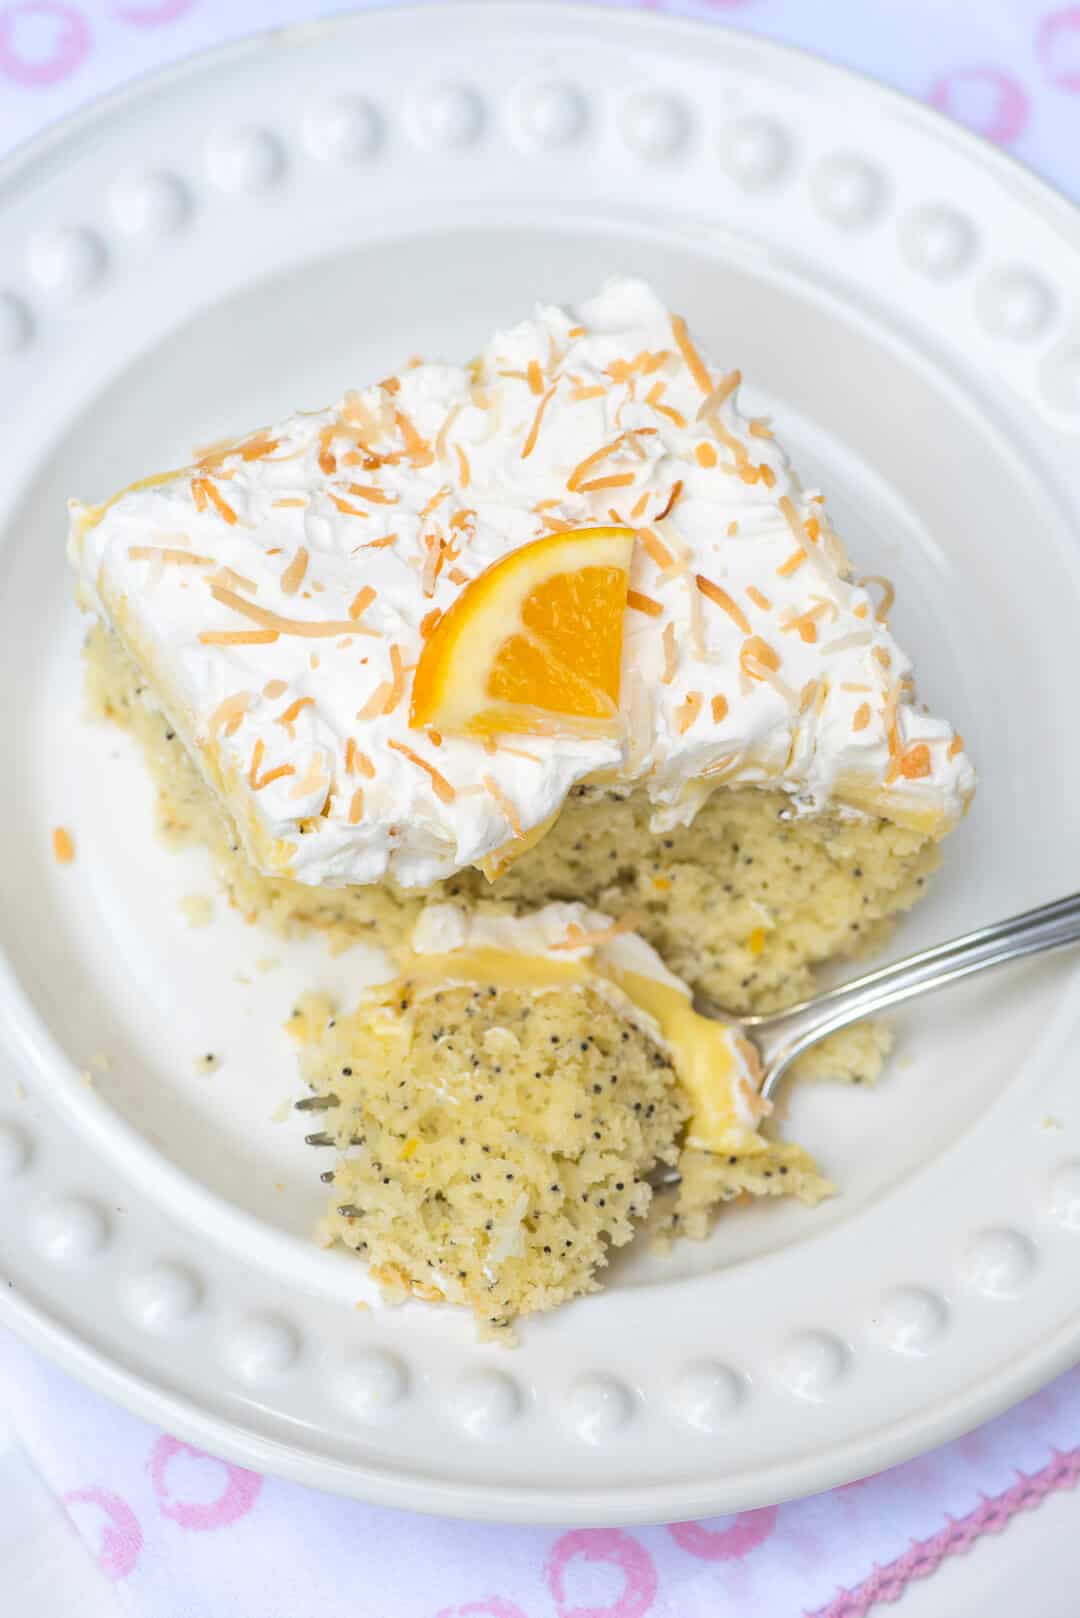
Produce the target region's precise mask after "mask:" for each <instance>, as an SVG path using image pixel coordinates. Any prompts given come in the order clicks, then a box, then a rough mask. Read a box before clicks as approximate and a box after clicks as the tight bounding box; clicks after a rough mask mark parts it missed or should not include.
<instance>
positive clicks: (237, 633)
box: [199, 629, 279, 646]
mask: <svg viewBox="0 0 1080 1618" xmlns="http://www.w3.org/2000/svg"><path fill="white" fill-rule="evenodd" d="M278 633H279V632H278V630H276V629H204V630H203V632H202V634H201V635H200V636H199V641H200V643H201V644H202V645H203V646H269V645H270V644H271V643H272V642H273V641H275V640H277V638H278Z"/></svg>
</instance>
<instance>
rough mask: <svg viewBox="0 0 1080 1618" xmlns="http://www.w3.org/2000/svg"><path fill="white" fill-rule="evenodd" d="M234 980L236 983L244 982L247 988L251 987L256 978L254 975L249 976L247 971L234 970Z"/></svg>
mask: <svg viewBox="0 0 1080 1618" xmlns="http://www.w3.org/2000/svg"><path fill="white" fill-rule="evenodd" d="M233 982H234V983H242V984H244V986H245V987H246V988H250V987H251V985H252V984H253V983H254V982H255V979H254V978H253V977H249V976H248V974H247V973H246V972H234V973H233Z"/></svg>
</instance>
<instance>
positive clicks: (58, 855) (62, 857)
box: [52, 826, 75, 865]
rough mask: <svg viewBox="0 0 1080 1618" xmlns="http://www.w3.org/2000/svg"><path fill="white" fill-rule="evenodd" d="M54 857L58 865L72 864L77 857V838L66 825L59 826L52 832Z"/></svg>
mask: <svg viewBox="0 0 1080 1618" xmlns="http://www.w3.org/2000/svg"><path fill="white" fill-rule="evenodd" d="M52 849H53V859H54V860H55V861H56V863H57V865H70V864H71V862H72V860H73V859H74V858H75V839H74V837H72V835H71V833H70V832H69V831H68V829H67V827H66V826H57V827H55V828H54V830H53V834H52Z"/></svg>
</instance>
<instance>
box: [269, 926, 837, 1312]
mask: <svg viewBox="0 0 1080 1618" xmlns="http://www.w3.org/2000/svg"><path fill="white" fill-rule="evenodd" d="M398 964H399V970H398V973H397V975H396V976H395V977H394V978H393V979H391V980H389V981H387V982H385V983H381V984H378V985H376V986H375V987H373V988H370V989H367V990H365V991H364V992H363V993H362V995H361V997H360V1000H359V1004H358V1005H357V1006H356V1007H355V1008H354V1009H352V1010H348V1011H343V1010H342V1009H340V1008H337V1007H335V1006H333V1005H332V1004H331V1003H330V1002H329V1001H327V1000H326V999H324V998H322V997H320V996H317V995H315V996H309V997H306V998H305V1000H304V1001H303V1002H302V1004H301V1005H300V1006H298V1007H297V1008H296V1010H295V1012H294V1014H293V1017H292V1019H291V1022H290V1029H291V1032H292V1033H293V1034H294V1035H295V1036H296V1038H297V1039H298V1040H299V1041H300V1043H301V1050H302V1056H301V1067H302V1071H303V1074H304V1076H305V1078H306V1080H307V1082H308V1084H309V1086H310V1088H311V1090H312V1092H313V1100H312V1102H311V1103H309V1105H312V1106H313V1107H315V1108H316V1109H317V1111H318V1114H319V1118H320V1123H321V1126H322V1133H323V1138H324V1139H325V1140H326V1141H327V1143H328V1144H329V1143H333V1144H335V1145H336V1146H337V1148H338V1150H339V1153H340V1156H339V1157H338V1159H337V1162H336V1166H335V1169H334V1174H333V1202H332V1205H331V1211H330V1214H329V1216H328V1219H327V1221H326V1225H325V1235H326V1236H327V1237H328V1238H330V1239H339V1240H341V1241H343V1242H345V1243H346V1244H347V1245H348V1246H350V1247H352V1248H354V1249H355V1250H356V1251H357V1252H359V1253H360V1254H361V1255H362V1256H363V1257H364V1258H365V1259H366V1260H367V1261H368V1263H369V1265H370V1266H371V1270H372V1273H373V1274H374V1275H375V1277H376V1278H377V1279H378V1281H379V1282H380V1283H381V1285H382V1287H383V1289H384V1292H386V1293H387V1294H388V1295H389V1296H390V1297H391V1298H398V1299H403V1298H405V1297H407V1296H409V1295H413V1296H419V1297H421V1298H424V1299H427V1300H430V1301H434V1302H440V1301H444V1300H446V1301H449V1302H452V1303H457V1304H465V1305H468V1306H469V1307H471V1308H472V1309H473V1310H474V1312H475V1313H476V1314H477V1316H478V1317H479V1319H480V1320H481V1322H482V1323H483V1325H484V1326H485V1327H488V1328H491V1329H493V1330H494V1329H503V1328H505V1327H507V1326H508V1325H509V1324H510V1323H511V1322H512V1321H513V1319H514V1318H515V1317H516V1316H517V1315H520V1314H529V1313H531V1312H533V1311H535V1310H539V1309H547V1308H551V1307H552V1306H554V1305H555V1304H558V1303H561V1302H564V1301H566V1300H567V1299H569V1298H571V1297H574V1296H576V1295H578V1294H580V1293H583V1292H590V1291H594V1290H595V1289H596V1286H597V1272H598V1271H599V1270H600V1269H602V1268H603V1266H604V1265H605V1264H606V1263H607V1262H608V1259H609V1255H610V1252H611V1249H613V1248H616V1247H621V1246H623V1245H625V1244H626V1243H627V1242H629V1241H630V1240H631V1238H632V1237H633V1235H634V1233H635V1228H636V1227H637V1225H638V1224H640V1222H641V1221H642V1220H643V1219H644V1218H645V1216H646V1214H647V1213H648V1212H649V1210H650V1205H651V1204H652V1203H653V1201H654V1194H653V1190H652V1187H651V1185H650V1183H649V1180H648V1175H649V1174H650V1172H651V1171H653V1170H654V1169H655V1168H656V1167H657V1166H667V1167H669V1168H672V1169H678V1170H679V1172H680V1174H681V1176H682V1181H681V1184H680V1186H679V1188H678V1190H677V1191H675V1192H674V1193H672V1194H671V1195H669V1196H667V1197H665V1198H663V1199H661V1200H662V1202H663V1206H662V1207H661V1208H659V1209H658V1212H659V1215H660V1220H659V1223H660V1224H661V1226H662V1228H664V1229H666V1230H668V1231H672V1232H677V1231H679V1230H680V1228H684V1229H685V1230H686V1231H687V1233H688V1234H692V1235H700V1234H702V1233H703V1231H704V1228H705V1223H706V1222H707V1219H708V1216H709V1214H710V1213H711V1211H712V1210H713V1209H714V1208H715V1207H716V1206H717V1205H718V1204H721V1203H722V1202H723V1201H725V1200H729V1199H730V1198H732V1197H734V1196H737V1195H740V1194H742V1193H745V1192H749V1193H751V1194H762V1193H769V1192H773V1193H777V1194H781V1193H785V1192H786V1193H788V1194H791V1195H796V1196H800V1197H802V1198H803V1200H805V1201H807V1202H815V1201H817V1200H818V1199H819V1198H820V1197H821V1196H823V1195H825V1194H826V1193H827V1192H828V1190H829V1187H828V1186H827V1184H826V1183H825V1181H824V1180H822V1179H821V1178H820V1176H819V1175H818V1173H817V1171H816V1169H815V1167H814V1165H813V1163H812V1162H811V1161H810V1159H809V1158H808V1157H807V1156H806V1154H805V1153H803V1152H801V1151H800V1150H799V1148H798V1147H795V1146H791V1145H787V1144H778V1143H775V1142H771V1141H768V1140H766V1139H765V1138H764V1137H763V1136H762V1135H761V1133H760V1132H759V1124H760V1122H761V1120H762V1118H763V1117H764V1116H765V1114H766V1113H767V1112H768V1107H767V1104H766V1103H763V1102H762V1101H761V1100H760V1098H759V1097H758V1095H757V1082H758V1071H757V1063H756V1060H755V1058H754V1053H753V1051H752V1050H751V1049H750V1048H749V1047H748V1046H747V1045H746V1043H745V1042H744V1041H743V1040H741V1039H740V1038H739V1037H738V1036H737V1035H735V1034H734V1033H733V1032H732V1030H731V1029H730V1028H729V1027H728V1026H726V1025H723V1024H719V1023H716V1022H712V1021H709V1020H707V1019H705V1018H703V1017H700V1016H698V1015H697V1013H696V1012H695V1011H694V1009H693V1003H692V999H691V994H690V990H689V988H688V987H687V986H686V984H684V983H683V982H682V981H681V980H680V979H679V978H677V977H675V976H674V975H673V974H672V973H671V972H669V971H668V970H667V968H666V967H665V966H664V964H663V962H662V961H661V960H660V958H659V956H658V955H657V954H656V952H655V950H653V949H652V948H651V947H650V946H649V945H648V944H646V943H645V941H644V940H643V939H641V938H640V937H637V936H636V935H634V934H633V933H632V932H629V931H628V930H626V929H623V928H621V927H620V926H619V925H618V924H617V923H614V922H613V921H612V920H611V918H610V917H607V916H604V915H602V914H599V913H598V912H595V911H589V910H587V909H586V908H585V906H583V905H581V904H552V905H547V906H545V907H544V908H543V909H542V910H540V911H536V912H534V913H532V914H531V915H528V916H521V917H511V916H506V915H500V914H498V913H495V912H491V913H489V912H488V911H486V910H481V911H479V912H477V911H476V910H472V909H467V908H466V907H464V906H462V905H456V904H436V905H431V906H429V907H428V908H427V909H425V910H424V911H423V912H422V913H421V915H420V918H419V920H418V921H417V924H416V926H415V929H414V931H413V934H412V938H411V940H410V944H409V947H408V948H407V949H406V950H405V951H403V953H402V957H401V959H400V961H399V963H398ZM705 1164H708V1165H709V1167H708V1170H707V1171H706V1170H705V1169H704V1168H703V1165H705Z"/></svg>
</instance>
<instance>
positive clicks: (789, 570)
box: [776, 545, 806, 579]
mask: <svg viewBox="0 0 1080 1618" xmlns="http://www.w3.org/2000/svg"><path fill="white" fill-rule="evenodd" d="M805 561H806V552H805V551H804V550H803V548H802V546H801V545H800V546H799V549H798V550H797V551H792V553H791V555H790V556H789V557H788V559H787V561H786V562H781V564H780V566H779V567H778V568H777V570H776V571H777V573H779V575H780V577H781V578H782V579H788V578H790V577H791V575H792V574H793V573H797V572H798V571H799V569H800V568H801V567H802V565H803V563H804V562H805Z"/></svg>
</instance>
